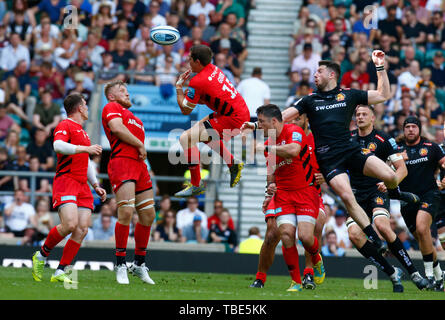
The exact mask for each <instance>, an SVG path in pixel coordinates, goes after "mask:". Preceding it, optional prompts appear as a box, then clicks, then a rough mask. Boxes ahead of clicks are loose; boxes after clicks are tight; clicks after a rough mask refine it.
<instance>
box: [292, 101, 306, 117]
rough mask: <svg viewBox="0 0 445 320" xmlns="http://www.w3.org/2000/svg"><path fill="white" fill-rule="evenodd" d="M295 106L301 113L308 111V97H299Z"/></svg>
mask: <svg viewBox="0 0 445 320" xmlns="http://www.w3.org/2000/svg"><path fill="white" fill-rule="evenodd" d="M292 106H293V107H294V108H296V109H297V110H298V112H299V113H300V114H303V113H306V112H307V107H306V106H307V98H306V97H303V98H300V99H298V100H297V101H296V102H295V103H294V104H293V105H292Z"/></svg>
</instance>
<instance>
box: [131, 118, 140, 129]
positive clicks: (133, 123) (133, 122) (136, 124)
mask: <svg viewBox="0 0 445 320" xmlns="http://www.w3.org/2000/svg"><path fill="white" fill-rule="evenodd" d="M128 124H132V125H135V126H136V127H138V128H139V129H142V126H141V125H140V124H139V123H137V122H136V120H134V119H128Z"/></svg>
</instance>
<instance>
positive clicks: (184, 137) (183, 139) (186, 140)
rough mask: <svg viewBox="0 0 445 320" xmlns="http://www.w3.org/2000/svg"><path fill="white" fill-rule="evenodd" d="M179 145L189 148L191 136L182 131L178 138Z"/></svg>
mask: <svg viewBox="0 0 445 320" xmlns="http://www.w3.org/2000/svg"><path fill="white" fill-rule="evenodd" d="M179 143H180V144H181V146H182V147H183V148H190V146H191V136H190V134H189V131H184V132H183V133H182V134H181V136H180V137H179Z"/></svg>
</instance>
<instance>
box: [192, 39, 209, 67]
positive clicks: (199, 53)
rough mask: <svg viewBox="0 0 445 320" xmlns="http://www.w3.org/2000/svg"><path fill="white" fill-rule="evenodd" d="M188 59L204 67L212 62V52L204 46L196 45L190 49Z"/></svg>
mask: <svg viewBox="0 0 445 320" xmlns="http://www.w3.org/2000/svg"><path fill="white" fill-rule="evenodd" d="M190 57H191V58H192V59H193V60H194V61H196V60H199V62H201V64H202V65H203V66H206V65H208V64H209V63H210V62H211V61H212V50H211V49H210V47H208V46H206V45H203V44H197V45H195V46H193V47H192V48H191V49H190Z"/></svg>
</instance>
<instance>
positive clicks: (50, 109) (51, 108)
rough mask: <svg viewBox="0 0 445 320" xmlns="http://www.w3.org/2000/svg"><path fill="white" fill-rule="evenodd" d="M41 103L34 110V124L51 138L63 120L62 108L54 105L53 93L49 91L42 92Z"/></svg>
mask: <svg viewBox="0 0 445 320" xmlns="http://www.w3.org/2000/svg"><path fill="white" fill-rule="evenodd" d="M41 101H42V102H41V103H39V104H38V105H37V106H36V108H35V110H34V115H33V119H32V124H33V125H34V126H35V127H36V128H38V129H41V130H44V131H45V132H46V135H47V136H48V137H50V136H51V135H52V133H53V131H54V129H55V128H56V127H57V125H58V124H59V122H60V120H61V116H60V107H59V106H58V105H57V104H55V103H53V101H52V97H51V92H50V91H48V90H46V91H42V94H41Z"/></svg>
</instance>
